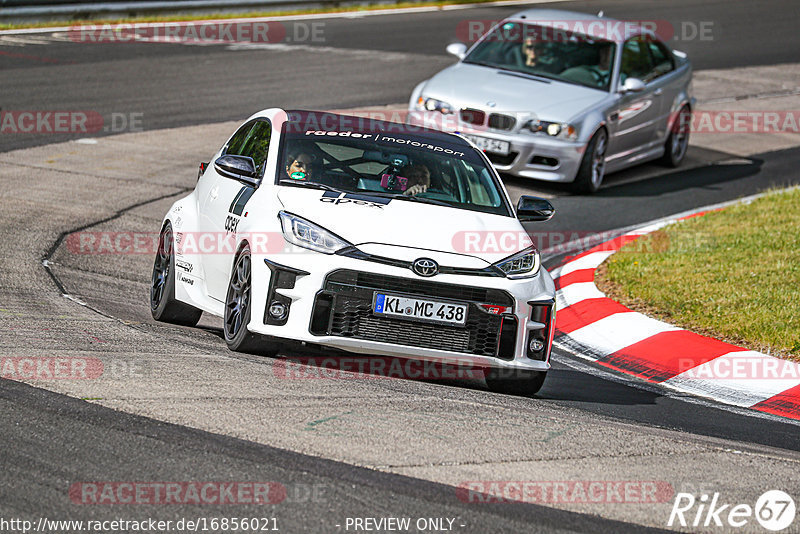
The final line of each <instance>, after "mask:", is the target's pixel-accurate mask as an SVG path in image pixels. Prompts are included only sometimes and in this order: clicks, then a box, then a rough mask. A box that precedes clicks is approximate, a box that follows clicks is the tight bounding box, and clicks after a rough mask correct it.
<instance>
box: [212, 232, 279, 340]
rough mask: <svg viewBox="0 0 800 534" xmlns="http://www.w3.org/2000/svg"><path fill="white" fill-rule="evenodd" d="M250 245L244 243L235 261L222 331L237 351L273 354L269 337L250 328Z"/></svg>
mask: <svg viewBox="0 0 800 534" xmlns="http://www.w3.org/2000/svg"><path fill="white" fill-rule="evenodd" d="M251 280H252V276H251V261H250V246H249V245H245V246H244V247H243V248H242V250H240V251H239V254H237V255H236V259H235V260H234V262H233V270H232V271H231V278H230V281H229V282H228V292H227V293H226V295H225V315H224V318H223V324H222V330H223V333H224V336H225V344H226V345H228V348H229V349H230V350H232V351H234V352H246V353H249V354H262V355H265V356H274V355H275V354H277V352H278V348H277V346H272V347H270V346H269V342H268V340H267V338H265V337H263V336H260V335H258V334H253V333H252V332H250V331H249V330H247V325H248V324H249V323H250V311H251V309H252V306H251V301H250V297H251V294H252V291H251Z"/></svg>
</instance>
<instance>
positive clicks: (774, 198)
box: [598, 189, 800, 361]
mask: <svg viewBox="0 0 800 534" xmlns="http://www.w3.org/2000/svg"><path fill="white" fill-rule="evenodd" d="M598 285H599V286H600V288H601V289H602V290H603V291H604V292H606V293H607V294H608V295H609V296H611V297H613V298H616V299H617V300H619V301H621V302H622V303H623V304H625V305H627V306H628V307H630V308H631V309H634V310H637V311H641V312H643V313H646V314H648V315H650V316H655V317H657V318H660V319H662V320H665V321H667V322H669V323H672V324H675V325H678V326H681V327H683V328H686V329H688V330H693V331H695V332H699V333H704V334H708V335H711V336H713V337H716V338H718V339H723V340H726V341H730V342H732V343H737V344H740V345H742V346H745V347H748V348H751V349H753V350H759V351H761V352H769V353H771V354H772V355H774V356H779V357H784V358H787V359H791V360H795V361H800V189H793V190H788V191H784V192H776V193H773V194H769V195H767V196H765V197H762V198H759V199H756V200H754V201H753V202H752V203H749V204H739V205H735V206H731V207H728V208H726V209H724V210H722V211H717V212H713V213H709V214H707V215H705V216H703V217H697V218H693V219H688V220H686V221H683V222H680V223H677V224H673V225H670V226H667V227H666V228H664V229H662V230H659V231H657V232H654V233H652V234H649V235H647V236H645V237H642V238H640V239H638V240H637V241H635V242H633V243H629V244H628V245H626V246H625V247H623V248H622V250H621V251H620V252H619V253H617V254H614V255H613V256H611V257H610V258H609V259H608V260H607V261H606V263H605V264H604V265H603V266H602V268H601V270H600V271H599V272H598Z"/></svg>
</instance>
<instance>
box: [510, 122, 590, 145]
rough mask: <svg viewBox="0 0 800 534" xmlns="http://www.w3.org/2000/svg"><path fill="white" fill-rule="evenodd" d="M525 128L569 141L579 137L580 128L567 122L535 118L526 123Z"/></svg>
mask: <svg viewBox="0 0 800 534" xmlns="http://www.w3.org/2000/svg"><path fill="white" fill-rule="evenodd" d="M523 128H527V129H528V130H530V131H531V132H533V133H544V134H547V135H549V136H550V137H559V138H561V139H566V140H567V141H576V140H577V139H578V129H577V128H575V127H574V126H573V125H571V124H567V123H566V122H550V121H540V120H539V119H533V120H530V121H528V122H526V123H525V126H523Z"/></svg>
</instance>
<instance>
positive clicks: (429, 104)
mask: <svg viewBox="0 0 800 534" xmlns="http://www.w3.org/2000/svg"><path fill="white" fill-rule="evenodd" d="M417 109H419V110H421V111H422V110H424V111H438V112H439V113H442V114H444V115H449V114H451V113H453V106H451V105H450V104H448V103H447V102H442V101H441V100H436V99H435V98H425V97H424V96H420V97H419V98H418V99H417Z"/></svg>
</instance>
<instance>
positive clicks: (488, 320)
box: [311, 270, 514, 358]
mask: <svg viewBox="0 0 800 534" xmlns="http://www.w3.org/2000/svg"><path fill="white" fill-rule="evenodd" d="M375 291H386V292H390V293H391V292H394V293H398V294H403V295H408V296H419V297H425V298H445V299H455V300H458V301H461V302H468V303H469V309H468V310H467V320H466V325H465V326H464V327H458V326H448V325H440V324H430V323H421V322H414V321H408V320H404V319H397V318H393V317H382V316H376V315H374V314H373V313H372V297H373V293H374V292H375ZM476 303H487V304H496V305H498V306H512V305H513V303H514V299H513V298H512V297H511V296H510V295H509V294H508V293H505V292H504V291H500V290H496V289H486V288H479V287H468V286H455V285H451V284H442V283H437V282H429V281H419V280H413V279H406V278H399V277H394V276H386V275H380V274H373V273H361V272H358V271H350V270H339V271H334V272H333V273H331V274H330V275H328V277H327V278H326V280H325V287H324V289H323V291H321V292H320V293H319V294H318V295H317V300H316V302H315V304H314V313H313V314H312V328H311V331H312V333H313V334H315V335H331V336H339V337H349V338H354V339H364V340H369V341H380V342H384V343H394V344H397V345H406V346H410V347H421V348H429V349H439V350H446V351H452V352H462V353H466V354H475V355H480V356H498V346H499V345H500V330H501V324H502V321H503V319H502V317H501V316H497V315H490V314H488V313H485V312H483V311H481V310H480V309H479V308H478V306H477V304H476ZM506 335H507V334H506ZM503 352H504V354H503V355H502V356H503V357H504V358H506V357H507V356H506V354H505V352H506V351H503Z"/></svg>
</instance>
